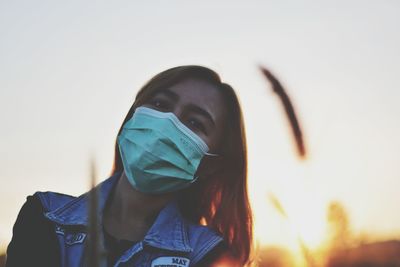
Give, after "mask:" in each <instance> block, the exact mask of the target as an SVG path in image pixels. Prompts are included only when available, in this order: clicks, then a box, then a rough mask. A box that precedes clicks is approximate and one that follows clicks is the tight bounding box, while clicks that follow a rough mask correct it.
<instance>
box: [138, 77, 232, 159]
mask: <svg viewBox="0 0 400 267" xmlns="http://www.w3.org/2000/svg"><path fill="white" fill-rule="evenodd" d="M143 106H146V107H149V108H153V109H156V110H159V111H161V112H172V113H174V114H175V116H177V117H178V119H179V120H180V121H181V122H182V123H183V124H185V125H186V126H187V127H188V128H189V129H191V130H192V131H193V132H194V133H196V134H197V135H198V136H199V137H200V138H201V139H203V141H204V142H205V143H206V144H207V146H208V147H209V149H210V150H209V152H210V153H218V149H219V144H220V143H221V141H222V137H223V132H224V128H225V120H226V118H227V111H226V103H225V101H224V98H223V95H222V93H221V92H220V89H219V88H217V87H215V86H214V85H211V84H210V83H207V82H205V81H201V80H197V79H187V80H183V81H181V82H178V83H177V84H175V85H172V86H171V87H169V88H165V89H163V90H161V91H159V92H157V93H156V94H155V95H154V96H152V97H151V98H150V99H148V100H147V101H146V102H145V104H143Z"/></svg>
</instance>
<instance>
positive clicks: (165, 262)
mask: <svg viewBox="0 0 400 267" xmlns="http://www.w3.org/2000/svg"><path fill="white" fill-rule="evenodd" d="M189 263H190V260H189V259H187V258H183V257H159V258H157V259H155V260H153V261H152V262H151V267H188V266H189Z"/></svg>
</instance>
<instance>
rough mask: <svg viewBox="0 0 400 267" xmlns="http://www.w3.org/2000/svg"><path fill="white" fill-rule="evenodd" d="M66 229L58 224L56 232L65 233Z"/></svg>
mask: <svg viewBox="0 0 400 267" xmlns="http://www.w3.org/2000/svg"><path fill="white" fill-rule="evenodd" d="M64 232H65V231H64V229H63V228H61V227H60V226H58V225H57V226H56V233H57V234H59V235H64Z"/></svg>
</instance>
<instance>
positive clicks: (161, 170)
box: [117, 107, 216, 194]
mask: <svg viewBox="0 0 400 267" xmlns="http://www.w3.org/2000/svg"><path fill="white" fill-rule="evenodd" d="M117 142H118V145H119V150H120V153H121V159H122V163H123V165H124V170H125V174H126V176H127V178H128V180H129V182H130V183H131V184H132V186H133V187H134V188H136V189H137V190H139V191H141V192H144V193H152V194H161V193H167V192H173V191H177V190H179V189H182V188H185V187H187V186H189V185H190V184H191V183H193V182H194V181H195V180H196V179H197V177H195V173H196V171H197V168H198V167H199V164H200V161H201V159H202V158H203V157H204V155H213V156H216V155H215V154H210V153H207V152H208V150H209V149H208V146H207V145H206V143H205V142H204V141H203V140H202V139H201V138H200V137H199V136H198V135H196V134H195V133H194V132H193V131H191V130H190V129H189V128H188V127H186V126H185V125H184V124H183V123H182V122H181V121H179V119H178V118H177V117H176V116H175V115H174V114H173V113H170V112H168V113H165V112H160V111H157V110H154V109H151V108H147V107H138V108H137V109H136V110H135V113H134V114H133V116H132V118H131V119H130V120H129V121H127V122H126V123H125V125H124V127H123V129H122V131H121V134H120V135H119V136H118V139H117Z"/></svg>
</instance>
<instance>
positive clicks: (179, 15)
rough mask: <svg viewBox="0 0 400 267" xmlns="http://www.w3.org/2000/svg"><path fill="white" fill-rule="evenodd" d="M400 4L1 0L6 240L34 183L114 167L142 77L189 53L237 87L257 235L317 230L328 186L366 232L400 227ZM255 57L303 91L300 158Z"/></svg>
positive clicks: (78, 189) (387, 232)
mask: <svg viewBox="0 0 400 267" xmlns="http://www.w3.org/2000/svg"><path fill="white" fill-rule="evenodd" d="M399 11H400V3H399V2H398V1H395V0H383V1H382V0H381V1H333V2H332V1H305V0H302V1H232V0H230V1H222V0H221V1H209V0H207V1H206V0H205V1H201V2H194V1H192V2H190V1H177V0H171V1H113V2H109V1H108V2H107V1H97V2H96V3H94V1H76V0H75V1H74V0H72V1H68V2H65V1H19V0H17V1H0V36H1V42H0V58H1V60H0V121H1V132H0V164H1V165H0V182H1V184H2V186H1V187H0V203H1V204H0V212H1V215H0V247H1V246H6V245H7V243H8V242H9V240H10V238H11V235H12V225H13V223H14V222H15V219H16V216H17V214H18V211H19V209H20V208H21V206H22V204H23V203H24V201H25V199H26V196H28V195H32V194H33V193H34V192H36V191H57V192H63V193H67V194H72V195H80V194H82V193H83V192H85V191H86V190H87V189H88V188H89V161H90V159H91V158H94V159H95V160H96V163H97V168H98V173H99V181H102V180H104V179H106V178H107V177H108V175H109V173H110V170H111V166H112V160H113V147H114V142H115V138H116V134H117V131H118V129H119V126H120V124H121V123H122V120H123V118H124V116H125V114H126V112H127V111H128V109H129V107H130V105H131V104H132V103H133V100H134V97H135V94H136V92H137V91H138V90H139V88H140V87H141V86H142V85H143V84H144V83H145V82H146V81H147V80H148V79H150V78H151V77H152V76H153V75H155V74H157V73H158V72H161V71H163V70H165V69H167V68H170V67H174V66H177V65H186V64H199V65H204V66H208V67H210V68H212V69H214V70H216V71H217V72H218V73H219V74H220V75H221V77H222V79H223V80H224V81H226V82H228V83H230V84H231V85H232V86H233V87H234V88H235V90H236V92H237V94H238V96H239V98H240V100H241V103H242V108H243V112H244V116H245V123H246V131H247V139H248V149H249V191H250V197H251V199H252V205H253V209H254V214H255V218H256V224H255V234H256V238H257V240H259V242H260V243H261V244H265V245H284V246H289V247H290V246H291V245H293V242H295V241H294V240H296V236H297V235H301V236H302V237H303V238H304V239H305V240H306V242H307V244H309V245H310V246H314V245H315V246H316V245H318V244H319V243H320V242H321V241H322V240H323V239H324V231H325V227H326V208H327V206H328V205H329V203H330V202H332V201H339V202H340V203H342V204H343V206H344V207H345V208H346V210H347V212H348V214H349V218H350V222H351V227H352V230H353V231H354V232H355V233H364V232H366V233H369V234H371V235H374V236H375V237H376V238H393V239H396V238H397V239H400V213H399V212H398V210H399V204H400V194H399V188H400V157H398V151H399V150H400V140H399V138H398V136H399V135H400V120H399V119H398V114H400V105H398V102H399V100H400V90H398V89H399V87H400V80H399V79H398V77H399V74H400V53H399V49H398V48H399V47H400V33H399V31H398V25H400V16H398V14H399ZM259 65H263V66H265V67H267V68H269V69H270V70H271V71H272V72H273V73H274V74H275V75H276V76H277V77H278V78H279V79H280V81H281V82H282V84H283V85H284V86H285V88H286V89H287V91H288V93H289V95H290V96H291V97H292V100H293V102H294V106H295V108H296V110H297V112H298V116H299V119H300V122H301V125H302V126H303V130H304V135H305V142H306V146H307V150H308V157H307V159H306V160H305V161H301V160H299V159H298V158H297V157H296V151H295V147H294V144H293V140H292V136H291V132H290V128H289V126H288V124H287V121H286V117H285V115H284V113H283V110H282V107H281V104H280V102H279V99H278V98H277V97H276V96H275V95H274V94H273V93H272V91H271V88H270V86H269V84H268V83H267V82H266V81H265V80H264V79H263V77H262V76H261V73H260V72H259V70H258V66H259ZM271 194H272V195H274V196H276V197H277V198H279V200H280V202H281V203H282V205H283V207H284V208H285V210H286V211H287V213H288V217H289V219H283V218H282V217H280V216H279V214H277V212H276V211H275V210H274V208H273V207H272V205H271V204H270V203H269V201H268V195H271Z"/></svg>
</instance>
